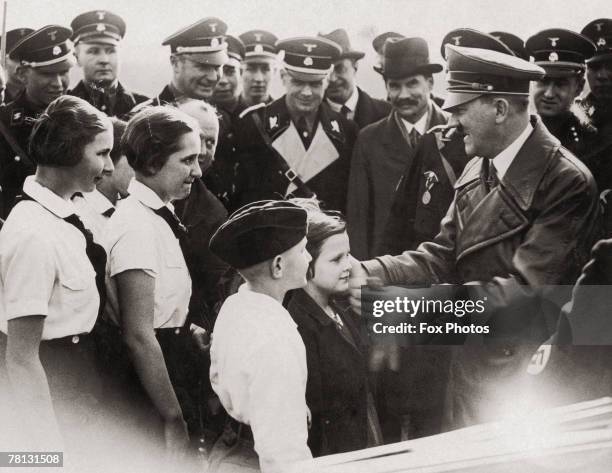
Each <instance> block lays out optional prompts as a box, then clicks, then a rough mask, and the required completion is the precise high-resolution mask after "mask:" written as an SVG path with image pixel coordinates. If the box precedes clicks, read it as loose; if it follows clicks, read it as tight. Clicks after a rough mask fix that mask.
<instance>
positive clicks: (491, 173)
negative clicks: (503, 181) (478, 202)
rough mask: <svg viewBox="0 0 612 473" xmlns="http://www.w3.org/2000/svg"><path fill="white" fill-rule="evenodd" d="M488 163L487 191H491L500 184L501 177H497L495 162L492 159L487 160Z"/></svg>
mask: <svg viewBox="0 0 612 473" xmlns="http://www.w3.org/2000/svg"><path fill="white" fill-rule="evenodd" d="M485 163H486V184H487V192H491V191H492V190H493V189H495V188H496V187H497V185H498V184H499V178H498V177H497V171H496V170H495V164H493V162H492V161H490V160H488V159H487V160H485Z"/></svg>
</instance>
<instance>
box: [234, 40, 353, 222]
mask: <svg viewBox="0 0 612 473" xmlns="http://www.w3.org/2000/svg"><path fill="white" fill-rule="evenodd" d="M276 47H277V49H278V50H279V51H281V53H282V56H283V69H282V70H281V79H282V81H283V86H284V88H285V92H286V93H285V95H284V96H283V97H281V98H279V99H278V100H275V101H274V102H272V103H271V104H269V105H264V104H259V105H255V106H253V107H251V108H248V109H246V110H245V111H244V112H243V113H242V114H241V115H240V117H241V118H240V119H239V120H238V122H237V125H236V127H235V133H236V161H237V171H236V173H237V175H236V180H235V189H234V198H233V205H234V206H235V207H238V206H240V205H244V204H246V203H248V202H254V201H257V200H261V199H275V198H279V197H287V196H289V195H293V196H298V197H311V196H312V195H313V194H316V195H317V197H318V198H319V200H321V201H322V202H323V204H324V206H325V208H327V209H334V210H340V211H344V210H345V209H346V190H347V187H346V183H347V180H348V174H349V167H350V159H351V153H352V150H353V143H354V142H355V138H356V135H357V126H356V125H355V123H353V122H351V121H350V120H347V119H346V118H344V117H343V116H342V115H340V114H339V113H336V112H334V111H333V110H332V109H331V108H330V107H329V105H327V103H325V102H324V101H323V98H324V94H325V89H326V88H327V81H328V77H329V73H330V72H331V70H332V67H333V62H334V61H335V60H336V59H337V58H338V57H339V56H340V53H341V50H340V46H338V45H337V44H336V43H334V42H332V41H329V40H327V39H324V38H320V37H319V38H313V37H299V38H290V39H286V40H282V41H279V42H277V43H276Z"/></svg>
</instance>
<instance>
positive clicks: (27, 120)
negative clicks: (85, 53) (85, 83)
mask: <svg viewBox="0 0 612 473" xmlns="http://www.w3.org/2000/svg"><path fill="white" fill-rule="evenodd" d="M71 35H72V30H71V29H70V28H65V27H63V26H58V25H47V26H44V27H42V28H40V29H39V30H36V31H32V32H31V33H30V34H27V35H26V36H24V37H23V38H21V40H19V41H18V42H17V44H15V45H14V46H13V49H12V50H11V53H10V58H11V59H12V60H13V61H15V62H17V63H18V64H19V65H18V66H17V75H18V76H19V78H20V80H21V81H22V82H23V84H24V90H23V91H22V92H21V93H20V94H19V95H18V96H17V98H16V99H15V100H14V101H13V102H12V103H10V104H8V105H7V106H6V107H3V108H2V109H1V110H0V122H2V123H1V125H2V126H1V127H0V218H6V216H7V215H8V213H9V212H10V210H11V209H12V208H13V205H14V204H15V198H16V196H17V195H18V194H19V193H20V192H21V188H22V186H23V182H24V180H25V178H26V177H27V176H29V175H31V174H34V171H35V166H34V163H33V162H32V160H31V159H30V158H29V156H28V139H29V137H30V134H31V131H32V127H33V125H34V122H35V120H36V118H38V116H39V115H40V114H41V113H42V112H43V111H44V109H45V108H46V107H47V105H49V104H50V103H51V102H52V101H53V100H55V99H56V98H58V97H59V96H60V95H63V94H65V93H66V91H67V90H68V85H69V83H70V76H69V74H70V69H71V68H72V67H73V66H74V64H75V60H74V51H73V48H72V44H71V43H70V36H71Z"/></svg>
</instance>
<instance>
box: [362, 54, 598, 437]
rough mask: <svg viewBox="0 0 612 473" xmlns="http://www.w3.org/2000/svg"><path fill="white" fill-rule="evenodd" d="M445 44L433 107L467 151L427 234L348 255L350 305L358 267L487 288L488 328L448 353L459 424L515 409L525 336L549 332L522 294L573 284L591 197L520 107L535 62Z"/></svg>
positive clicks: (531, 339) (479, 292)
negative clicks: (443, 87) (441, 94)
mask: <svg viewBox="0 0 612 473" xmlns="http://www.w3.org/2000/svg"><path fill="white" fill-rule="evenodd" d="M446 51H447V57H448V70H449V76H448V84H449V85H448V90H449V95H448V98H447V101H446V102H445V108H446V107H448V109H449V111H450V112H451V113H452V116H451V119H450V124H452V125H457V127H458V128H459V129H460V130H459V131H461V132H462V133H463V134H464V135H465V136H464V139H463V141H464V144H465V151H466V153H467V154H468V156H471V157H474V159H472V160H471V161H470V162H469V163H468V164H467V166H466V167H465V170H464V172H463V174H462V175H461V177H460V178H459V179H458V180H457V182H456V183H455V197H454V200H453V202H452V204H451V205H450V207H449V209H448V212H447V214H446V216H445V217H444V219H443V220H442V222H441V227H440V232H439V233H438V235H437V236H436V237H435V238H434V239H433V240H432V241H430V242H425V243H422V244H421V245H420V246H419V247H418V248H417V249H416V250H415V251H406V252H404V253H403V254H402V255H400V256H388V255H387V256H381V257H379V258H376V259H374V260H370V261H366V262H364V263H363V266H360V265H355V266H354V268H353V269H354V272H353V273H352V277H353V279H352V281H351V288H352V289H351V293H352V294H351V298H352V304H353V306H354V308H355V309H357V310H358V309H359V308H360V301H359V299H358V298H359V297H360V294H361V290H360V287H358V285H359V284H361V283H363V282H364V280H365V276H366V273H367V274H369V275H370V276H376V277H379V278H381V280H382V281H383V282H385V283H388V284H402V283H404V284H406V283H409V284H427V283H431V284H437V283H455V284H465V285H466V290H467V288H469V289H470V295H473V296H475V297H477V298H483V297H486V298H487V299H486V300H487V306H486V308H487V315H488V318H487V319H482V320H480V319H479V323H484V324H487V325H489V327H490V329H491V335H490V336H486V337H485V336H482V335H476V334H472V335H468V336H467V339H466V341H465V345H469V346H461V347H456V349H454V350H453V356H452V359H451V371H450V372H451V379H450V383H449V393H448V400H449V401H450V402H451V404H450V406H449V412H448V414H449V424H450V426H451V427H461V426H465V425H471V424H474V423H480V422H484V421H487V420H492V419H495V418H496V417H498V416H501V415H504V414H506V413H508V412H509V410H510V409H513V408H516V406H515V403H516V399H517V397H519V396H521V395H522V394H523V393H522V391H521V386H522V385H521V381H522V380H524V376H525V368H526V365H527V363H528V362H529V359H530V358H531V355H532V352H533V349H532V347H533V344H538V343H541V342H542V341H544V340H545V339H546V338H547V337H548V336H549V335H550V333H549V328H548V325H547V324H546V320H545V319H546V317H547V314H544V313H542V311H540V310H538V308H537V307H535V308H534V306H532V305H529V304H530V303H531V301H532V300H533V297H534V292H535V293H537V292H538V291H540V290H543V291H544V289H545V287H546V291H548V290H549V289H550V290H553V291H559V292H560V293H558V292H555V293H554V294H553V295H552V296H553V297H555V298H556V299H553V300H559V301H563V299H565V300H567V298H569V296H570V294H569V293H565V292H564V290H563V286H562V285H571V284H573V282H574V281H575V280H576V277H577V276H578V275H579V274H580V270H581V267H582V265H583V264H584V263H585V261H586V258H587V257H588V252H589V250H590V248H591V245H592V244H593V241H594V238H595V236H596V235H597V233H598V228H597V223H598V222H597V220H598V202H597V190H596V186H595V182H594V180H593V177H592V176H591V174H590V173H589V171H588V169H586V167H585V166H584V165H583V164H582V163H581V162H580V161H579V160H578V159H577V158H575V157H574V156H573V155H571V153H569V151H567V150H565V149H564V148H562V147H561V146H560V144H559V142H558V140H557V139H556V138H554V137H553V136H552V135H551V134H550V133H549V132H548V130H546V128H545V127H544V126H543V125H542V123H541V121H539V120H538V119H537V117H530V116H529V112H528V95H529V83H530V81H532V80H538V79H541V78H542V77H543V76H544V70H543V69H542V68H540V67H539V66H536V65H534V64H532V63H529V62H527V61H524V60H522V59H520V58H517V57H512V56H509V55H507V54H503V53H500V52H497V51H489V50H485V49H478V48H465V47H460V46H453V45H447V46H446ZM474 283H476V284H474ZM462 297H465V295H463V296H462ZM517 306H518V307H520V309H519V310H517ZM557 315H558V314H551V317H552V316H554V317H555V318H556V316H557ZM549 320H550V319H549ZM553 320H554V319H553ZM529 344H531V347H530V346H529Z"/></svg>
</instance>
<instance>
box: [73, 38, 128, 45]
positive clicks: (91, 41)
mask: <svg viewBox="0 0 612 473" xmlns="http://www.w3.org/2000/svg"><path fill="white" fill-rule="evenodd" d="M81 43H83V44H109V45H111V46H118V45H119V40H118V39H116V38H111V37H110V36H91V37H87V38H83V39H79V40H78V41H77V42H76V43H75V44H81Z"/></svg>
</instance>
